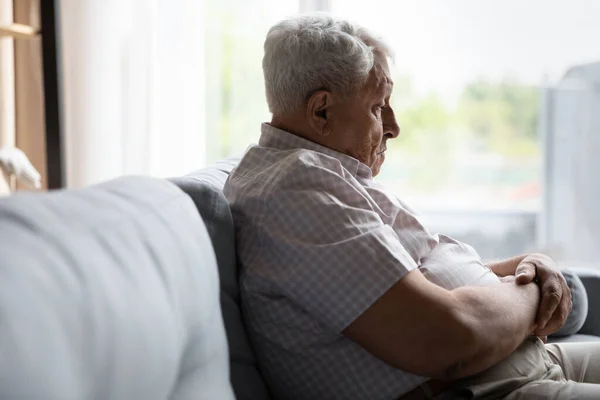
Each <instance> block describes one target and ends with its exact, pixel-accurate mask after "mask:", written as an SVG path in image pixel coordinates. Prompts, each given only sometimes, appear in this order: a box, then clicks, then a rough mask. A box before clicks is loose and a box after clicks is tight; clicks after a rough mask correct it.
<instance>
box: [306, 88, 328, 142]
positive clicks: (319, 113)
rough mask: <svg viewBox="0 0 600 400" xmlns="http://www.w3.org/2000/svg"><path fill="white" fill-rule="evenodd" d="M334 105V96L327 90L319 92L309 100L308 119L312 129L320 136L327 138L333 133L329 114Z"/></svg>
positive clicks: (307, 105)
mask: <svg viewBox="0 0 600 400" xmlns="http://www.w3.org/2000/svg"><path fill="white" fill-rule="evenodd" d="M332 104H333V96H332V95H331V92H328V91H327V90H318V91H316V92H315V93H313V94H312V95H311V96H310V98H309V99H308V103H307V104H306V119H307V121H308V124H309V125H310V127H311V128H312V129H313V130H314V131H315V133H316V134H317V135H319V136H327V135H329V134H330V133H331V126H330V124H329V121H328V120H327V116H328V115H327V112H328V111H329V108H330V107H331V105H332Z"/></svg>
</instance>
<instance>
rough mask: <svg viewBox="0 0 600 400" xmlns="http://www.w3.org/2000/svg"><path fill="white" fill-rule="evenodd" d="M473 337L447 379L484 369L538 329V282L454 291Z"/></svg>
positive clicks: (465, 288)
mask: <svg viewBox="0 0 600 400" xmlns="http://www.w3.org/2000/svg"><path fill="white" fill-rule="evenodd" d="M453 294H454V296H455V297H456V299H457V300H458V301H459V303H460V304H461V315H462V318H463V320H464V321H465V324H466V325H467V326H468V327H469V330H468V331H469V332H470V334H471V335H472V337H470V338H469V342H470V345H469V346H467V347H466V348H465V349H463V351H464V354H463V356H462V357H461V361H460V362H458V363H456V364H454V365H452V366H451V367H450V369H449V370H448V371H447V374H446V375H447V376H446V377H445V378H446V379H457V378H460V377H464V376H469V375H473V374H476V373H478V372H481V371H483V370H485V369H487V368H489V367H491V366H492V365H494V364H496V363H498V362H499V361H501V360H503V359H504V358H506V357H507V356H508V355H509V354H511V353H512V352H513V351H514V350H515V349H516V348H517V347H518V346H519V345H520V344H521V343H522V342H523V340H524V339H525V338H526V337H527V336H529V335H530V334H531V333H532V332H533V330H534V329H535V324H534V321H535V315H536V311H537V308H538V304H539V289H538V287H537V285H535V284H529V285H516V284H515V283H504V284H500V285H497V286H491V287H463V288H459V289H456V290H454V291H453Z"/></svg>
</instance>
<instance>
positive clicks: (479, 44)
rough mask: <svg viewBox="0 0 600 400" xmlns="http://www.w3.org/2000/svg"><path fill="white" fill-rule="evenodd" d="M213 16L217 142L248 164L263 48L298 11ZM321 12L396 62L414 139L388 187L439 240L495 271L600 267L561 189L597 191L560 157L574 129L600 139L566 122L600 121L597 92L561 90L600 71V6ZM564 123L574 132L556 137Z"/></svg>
mask: <svg viewBox="0 0 600 400" xmlns="http://www.w3.org/2000/svg"><path fill="white" fill-rule="evenodd" d="M267 3H268V5H267ZM367 3H368V4H367ZM208 4H210V6H209V11H208V12H207V13H206V16H207V18H208V19H209V21H207V26H208V29H209V32H208V33H207V35H206V37H207V41H208V45H207V60H208V65H209V67H208V69H209V71H208V78H207V82H208V86H207V98H208V105H207V107H208V109H207V116H208V117H207V124H208V125H209V126H208V129H207V134H208V136H209V142H210V145H209V149H210V154H209V160H211V161H212V160H216V159H218V158H222V157H224V156H228V155H233V154H240V153H241V152H243V150H244V149H245V148H246V146H247V145H248V144H250V143H253V142H256V141H257V140H258V136H259V124H260V123H261V122H263V121H266V120H268V119H269V114H268V110H267V107H266V101H265V98H264V94H263V93H264V88H263V79H262V71H261V57H262V43H263V41H264V37H265V34H266V32H267V30H268V28H269V26H270V25H271V24H272V23H274V22H276V21H277V20H279V19H281V18H283V17H285V16H287V15H290V14H294V13H295V12H296V11H297V10H298V1H297V0H287V1H279V2H267V1H262V2H261V1H252V2H246V1H242V0H239V1H237V2H236V1H234V0H230V1H229V2H226V3H217V2H216V1H209V2H208ZM320 4H321V6H324V7H326V8H329V9H330V10H331V11H332V12H333V13H335V14H336V15H339V16H342V17H345V18H348V19H351V20H355V21H357V22H359V23H361V24H362V25H364V26H366V27H368V28H372V29H374V30H376V31H377V32H378V33H380V34H382V35H383V36H384V37H385V38H386V39H387V40H388V42H390V44H391V45H392V47H393V48H394V49H395V51H396V63H395V66H394V68H393V76H394V80H395V89H394V93H393V95H392V104H393V106H394V107H395V110H396V114H397V116H398V120H399V123H400V125H401V127H402V134H401V136H400V138H399V139H397V140H395V141H392V142H391V144H390V146H389V150H388V157H387V158H386V164H385V165H384V167H383V169H382V172H381V174H380V176H379V179H380V180H381V181H383V182H384V183H385V184H386V185H387V186H388V187H390V188H392V189H393V190H394V191H395V193H396V194H397V195H398V196H399V197H400V198H402V199H403V200H405V201H406V202H408V203H409V204H411V205H412V206H413V208H415V209H416V210H417V211H418V212H419V213H420V214H421V215H422V218H423V220H424V222H425V224H426V225H427V226H428V227H430V229H431V230H432V231H439V232H444V233H447V234H450V235H451V236H454V237H456V238H457V239H459V240H464V241H465V242H467V243H470V244H472V245H473V246H474V247H475V248H477V249H478V251H479V252H480V253H481V255H482V256H483V257H484V258H495V257H503V256H509V255H514V254H516V253H520V252H526V251H532V250H539V251H546V252H549V253H551V254H552V255H554V256H555V257H557V258H566V259H569V260H571V261H574V260H577V261H591V260H593V259H595V258H597V257H598V256H600V251H596V250H595V247H597V246H593V243H594V242H598V240H599V239H600V228H598V229H596V228H595V227H592V226H591V225H590V224H591V222H590V221H591V217H590V216H588V217H587V218H586V217H585V216H584V217H581V216H580V217H579V220H578V221H580V222H579V227H574V226H572V225H573V224H575V223H574V222H572V221H573V218H574V217H575V214H574V213H575V212H576V210H577V209H578V206H579V205H580V204H582V203H578V200H577V201H576V200H573V198H572V197H573V196H567V198H565V196H564V195H563V196H562V197H561V188H564V189H565V190H568V191H569V192H573V193H574V192H576V190H575V189H572V188H570V186H565V185H566V184H565V179H566V180H567V181H568V182H569V184H575V183H576V182H579V183H577V184H578V185H579V186H582V185H583V186H585V185H587V186H589V185H590V184H591V183H592V182H584V181H582V179H583V175H582V174H578V175H576V177H578V179H575V178H574V176H575V175H573V174H575V172H573V173H572V175H571V176H567V177H565V173H564V171H565V168H566V167H567V165H568V164H569V162H568V161H566V160H564V159H563V158H562V157H561V152H560V151H561V149H565V148H566V147H568V146H566V145H565V143H571V144H573V143H574V140H573V139H572V138H570V134H571V133H572V132H573V130H574V129H579V130H582V129H583V130H585V129H587V131H586V132H588V131H590V130H592V131H593V130H594V129H595V132H596V136H597V135H598V134H600V132H598V129H599V128H598V127H599V126H600V123H599V122H598V121H596V122H595V123H596V125H593V124H592V123H591V122H589V121H588V120H587V119H585V118H588V117H586V116H585V115H584V116H581V115H578V116H573V118H576V117H579V119H578V124H577V125H571V124H569V122H568V118H569V116H568V115H567V114H568V112H569V110H578V109H579V108H578V107H581V106H583V105H584V104H585V107H589V108H590V111H589V113H588V114H590V115H600V102H595V103H594V100H593V99H597V98H598V97H594V93H595V96H598V90H599V89H598V86H595V88H594V85H593V84H592V83H590V85H589V87H588V88H587V89H578V90H575V91H573V90H570V91H569V90H565V89H564V88H562V86H561V85H563V83H564V82H565V79H564V77H565V74H566V73H567V71H569V70H571V69H572V68H574V67H577V66H580V65H589V64H590V63H594V62H598V61H600V47H598V43H597V38H598V37H600V24H598V21H600V3H598V2H596V1H595V0H573V1H570V2H567V1H558V0H556V1H547V0H531V1H527V2H522V1H518V0H506V1H502V2H499V1H491V0H455V1H452V2H448V1H445V0H419V1H416V0H415V1H402V2H400V1H393V0H370V1H369V2H365V1H364V0H331V2H322V3H320ZM232 10H235V11H232ZM210 21H213V22H212V23H211V22H210ZM215 21H225V23H223V22H219V23H217V22H215ZM578 71H580V70H578ZM594 71H595V72H594ZM594 71H592V72H588V75H589V76H594V73H595V74H596V76H600V72H599V71H600V66H599V67H597V69H595V70H594ZM580 72H581V71H580ZM590 79H591V78H590ZM596 85H598V83H596ZM561 88H562V89H561ZM590 91H591V92H590ZM565 93H566V94H565ZM586 93H587V94H586ZM590 93H591V94H590ZM565 96H566V97H565ZM569 96H570V97H569ZM577 96H583V97H582V98H581V99H580V98H579V97H577ZM567 97H568V98H567ZM586 99H587V100H586ZM567 103H568V104H567ZM565 104H567V105H566V106H565ZM561 107H562V108H561ZM565 107H566V108H565ZM569 107H570V108H569ZM565 110H566V111H565ZM594 110H595V111H594ZM565 113H566V114H565ZM594 113H595V114H594ZM561 123H562V124H563V125H561V126H564V124H565V123H566V126H567V128H566V129H563V131H561V132H562V133H561V132H558V133H557V132H556V130H557V128H556V127H557V126H559V125H560V124H561ZM590 124H591V125H590ZM579 136H582V135H579ZM588 136H589V137H593V135H591V134H590V135H588ZM578 143H579V147H578V149H579V150H578V151H580V150H581V149H582V148H583V149H585V141H580V142H578ZM582 146H583V147H582ZM571 147H573V148H575V147H576V146H575V147H574V145H573V146H571ZM557 148H558V150H557ZM599 150H600V149H599ZM569 154H571V158H570V160H572V159H576V160H577V159H578V157H577V154H576V152H575V150H572V152H571V153H569ZM590 162H593V160H590ZM582 168H583V167H580V168H579V169H582ZM590 168H591V167H590ZM595 168H597V166H596V167H595ZM557 169H558V171H556V170H557ZM583 169H585V168H583ZM561 171H562V172H563V173H562V174H561V173H560V172H561ZM588 178H589V179H593V178H592V177H588ZM580 192H581V191H579V192H577V193H580ZM592 192H593V191H590V190H588V192H586V193H588V194H587V196H588V201H589V202H590V204H592V203H595V202H597V201H598V200H600V198H599V197H594V196H598V195H597V194H595V192H594V193H592ZM598 192H600V190H599V191H598ZM581 193H582V192H581ZM588 212H590V211H589V209H588ZM579 214H581V211H579ZM571 216H574V217H573V218H571ZM582 219H583V221H584V222H583V223H581V220H582ZM568 221H571V222H570V225H568V224H567V222H568ZM598 225H599V226H600V223H599V224H598ZM582 232H583V233H585V234H586V235H587V236H586V238H587V239H586V240H587V241H588V242H589V245H588V247H589V249H588V250H587V251H585V250H584V249H582V248H580V244H577V243H575V242H578V241H579V242H581V240H579V239H578V235H581V234H582ZM569 237H570V238H571V239H570V240H569V239H568V238H569ZM584 253H585V254H586V256H585V257H578V255H583V254H584Z"/></svg>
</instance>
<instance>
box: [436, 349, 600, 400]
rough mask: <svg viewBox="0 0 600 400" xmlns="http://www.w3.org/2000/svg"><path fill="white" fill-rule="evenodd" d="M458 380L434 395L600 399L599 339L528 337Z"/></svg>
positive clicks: (528, 399) (530, 399) (529, 399)
mask: <svg viewBox="0 0 600 400" xmlns="http://www.w3.org/2000/svg"><path fill="white" fill-rule="evenodd" d="M457 384H458V385H459V387H460V388H462V389H460V388H459V389H456V390H451V391H449V392H447V393H444V394H442V395H440V396H439V397H438V396H436V399H450V398H456V399H461V398H463V399H464V398H467V399H469V398H470V399H486V400H487V399H490V400H492V399H505V400H522V399H525V400H536V399H540V400H541V399H544V400H548V399H549V400H552V399H561V400H562V399H584V400H588V399H589V400H592V399H593V400H600V342H582V343H562V344H546V345H545V344H544V343H543V342H542V341H541V340H540V339H538V338H530V339H527V340H526V341H525V342H523V344H522V345H521V346H520V347H519V348H518V349H517V350H515V352H513V353H512V354H511V355H510V356H508V358H506V359H505V360H503V361H502V362H500V363H498V364H497V365H495V366H493V367H492V368H490V369H488V370H486V371H484V372H482V373H480V374H477V375H475V376H473V377H469V378H465V379H463V380H461V381H459V382H457ZM465 389H466V390H465Z"/></svg>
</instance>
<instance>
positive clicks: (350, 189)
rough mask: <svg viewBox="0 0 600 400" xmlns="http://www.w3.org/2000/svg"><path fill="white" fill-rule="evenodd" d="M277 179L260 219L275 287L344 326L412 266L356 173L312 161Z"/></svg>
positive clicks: (336, 326)
mask: <svg viewBox="0 0 600 400" xmlns="http://www.w3.org/2000/svg"><path fill="white" fill-rule="evenodd" d="M285 179H287V181H286V182H282V183H281V184H277V185H274V188H273V189H272V191H271V192H270V193H269V195H268V199H267V202H266V208H265V209H266V212H265V215H264V218H262V221H261V229H260V235H261V243H262V245H263V250H264V252H265V254H266V256H267V257H269V259H270V261H271V262H270V263H269V264H270V265H275V266H276V268H277V271H270V272H271V273H270V274H268V275H269V277H268V279H270V280H272V282H271V283H272V284H273V287H276V288H277V290H278V291H280V293H277V294H278V295H283V296H286V297H287V298H289V299H290V300H291V301H293V302H294V303H295V304H296V305H297V306H299V307H301V308H302V309H304V310H305V311H306V312H307V313H309V314H310V315H312V316H313V317H314V318H316V319H317V320H318V321H320V322H321V323H322V324H325V325H326V326H329V327H330V328H332V329H334V330H335V331H338V332H341V331H343V330H344V329H345V328H346V327H347V326H348V325H350V324H351V323H352V322H353V321H354V320H355V319H356V318H358V317H359V316H360V315H361V314H363V313H364V312H365V311H366V310H367V309H368V308H369V307H370V306H371V305H372V304H373V303H374V302H375V301H376V300H377V299H378V298H380V297H381V296H382V295H383V294H384V293H385V292H386V291H387V290H389V289H390V288H391V287H392V286H393V285H394V284H395V283H396V282H398V281H399V280H400V279H401V278H402V277H403V276H404V275H405V274H406V273H407V272H409V271H411V270H412V269H414V268H416V267H417V265H416V263H415V261H414V260H413V258H412V257H411V256H410V255H409V253H408V252H407V251H406V250H405V248H404V247H403V246H402V244H401V243H400V240H399V238H398V236H397V234H396V233H395V232H394V230H393V229H392V227H391V226H389V225H386V224H384V223H383V221H382V220H381V218H380V217H379V215H378V214H377V212H376V211H375V209H374V207H376V205H374V203H373V201H372V200H371V199H370V198H369V195H368V193H367V192H366V191H365V190H364V188H362V186H360V184H359V183H358V182H356V180H353V179H351V178H350V179H348V178H346V177H343V176H340V174H339V173H338V172H336V171H331V170H328V169H325V168H319V167H310V170H309V171H308V170H307V171H297V173H296V174H294V176H290V177H289V178H287V177H286V178H285Z"/></svg>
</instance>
